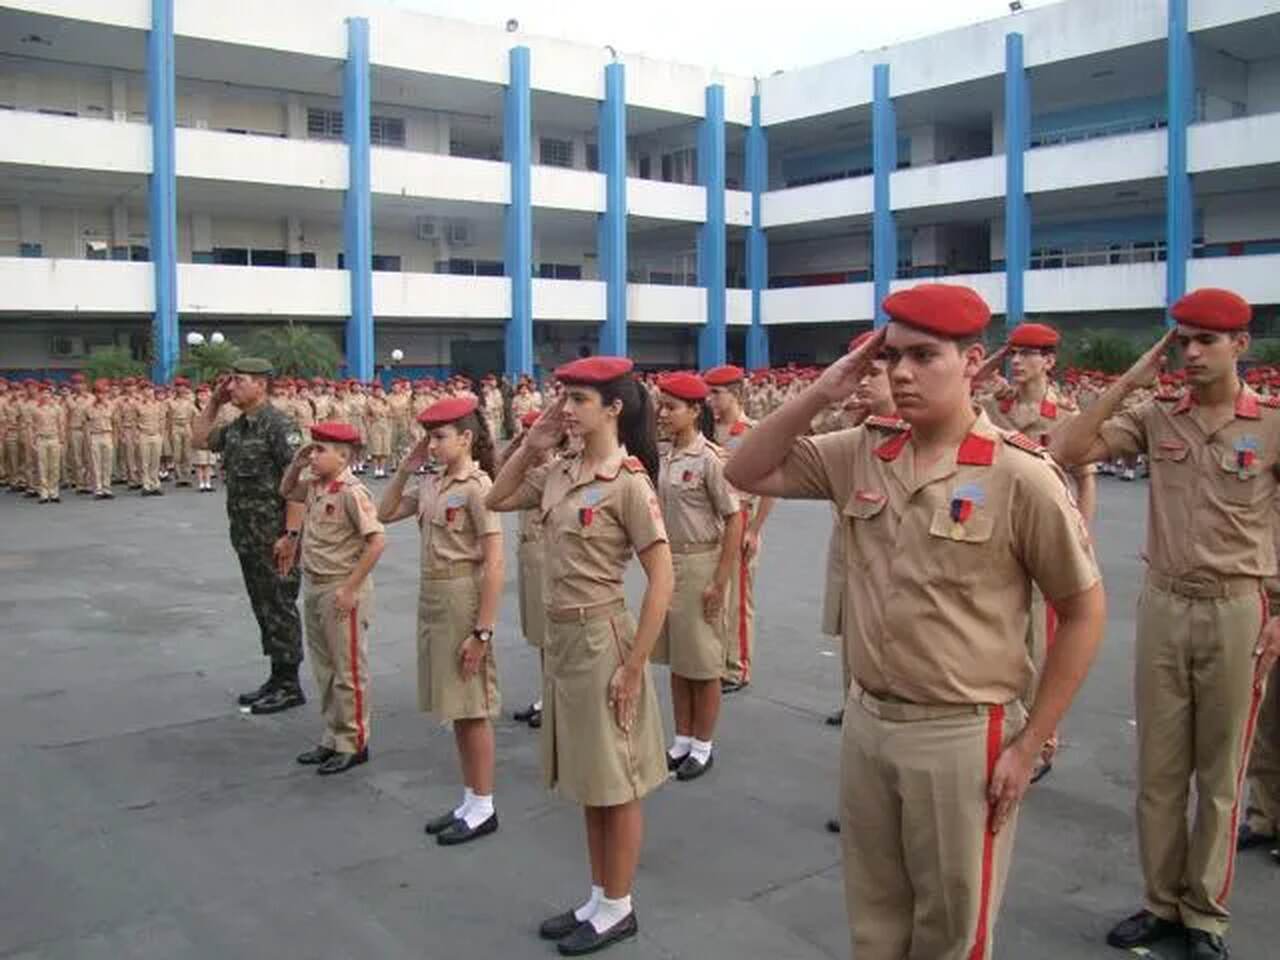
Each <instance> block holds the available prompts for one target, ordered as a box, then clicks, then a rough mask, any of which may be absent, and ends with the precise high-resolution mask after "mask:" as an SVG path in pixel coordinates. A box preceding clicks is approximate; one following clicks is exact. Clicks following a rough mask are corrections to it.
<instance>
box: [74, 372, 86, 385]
mask: <svg viewBox="0 0 1280 960" xmlns="http://www.w3.org/2000/svg"><path fill="white" fill-rule="evenodd" d="M71 382H72V383H84V374H83V373H73V374H72V375H71Z"/></svg>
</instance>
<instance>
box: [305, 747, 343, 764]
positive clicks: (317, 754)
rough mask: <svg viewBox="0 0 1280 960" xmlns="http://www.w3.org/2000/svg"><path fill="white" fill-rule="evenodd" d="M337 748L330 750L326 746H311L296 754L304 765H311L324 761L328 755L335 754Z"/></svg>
mask: <svg viewBox="0 0 1280 960" xmlns="http://www.w3.org/2000/svg"><path fill="white" fill-rule="evenodd" d="M337 753H338V751H337V750H331V749H330V748H328V747H312V748H311V749H310V750H308V751H307V752H306V753H300V754H298V762H299V763H300V764H302V765H303V766H304V767H312V766H315V765H316V764H318V763H324V762H325V761H326V760H328V759H329V758H330V757H333V756H336V755H337Z"/></svg>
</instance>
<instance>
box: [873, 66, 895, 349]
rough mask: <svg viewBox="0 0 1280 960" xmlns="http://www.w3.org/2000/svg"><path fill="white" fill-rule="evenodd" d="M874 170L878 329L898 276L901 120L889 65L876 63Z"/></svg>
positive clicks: (874, 75)
mask: <svg viewBox="0 0 1280 960" xmlns="http://www.w3.org/2000/svg"><path fill="white" fill-rule="evenodd" d="M871 90H872V101H871V166H872V176H873V177H874V181H873V187H874V196H875V212H874V213H873V214H872V220H871V266H872V270H873V278H872V279H873V280H874V281H875V300H876V302H875V325H876V326H877V327H882V326H884V324H885V323H887V322H888V319H889V318H888V317H887V316H886V315H885V312H884V310H883V309H881V307H880V304H882V303H883V302H884V298H885V297H887V296H888V295H889V285H890V283H892V282H893V278H894V277H895V276H896V275H897V272H898V229H897V225H896V224H895V222H894V219H893V204H892V201H891V199H890V197H889V178H890V177H892V176H893V171H894V170H896V169H897V168H898V118H897V115H896V114H895V112H894V109H893V99H892V98H891V97H890V96H889V65H888V64H887V63H877V64H876V65H875V67H874V68H873V69H872V74H871Z"/></svg>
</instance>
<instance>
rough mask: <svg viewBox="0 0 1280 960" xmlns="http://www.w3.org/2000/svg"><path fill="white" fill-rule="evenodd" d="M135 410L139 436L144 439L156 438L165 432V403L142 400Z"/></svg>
mask: <svg viewBox="0 0 1280 960" xmlns="http://www.w3.org/2000/svg"><path fill="white" fill-rule="evenodd" d="M133 409H134V416H135V418H136V422H137V426H138V433H139V434H141V435H142V436H144V437H154V436H159V435H160V434H161V433H162V432H163V431H164V419H165V413H166V411H165V405H164V402H163V401H161V400H142V401H140V402H139V403H137V404H136V405H135V406H134V408H133Z"/></svg>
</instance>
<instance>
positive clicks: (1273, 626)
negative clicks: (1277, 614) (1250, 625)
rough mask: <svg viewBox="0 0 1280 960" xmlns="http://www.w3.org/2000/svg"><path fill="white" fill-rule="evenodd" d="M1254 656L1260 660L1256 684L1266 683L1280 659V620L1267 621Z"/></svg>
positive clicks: (1255, 676)
mask: <svg viewBox="0 0 1280 960" xmlns="http://www.w3.org/2000/svg"><path fill="white" fill-rule="evenodd" d="M1253 655H1254V656H1255V657H1257V658H1258V665H1257V667H1256V668H1255V671H1254V675H1253V677H1254V682H1255V683H1264V682H1266V679H1267V677H1269V676H1271V668H1272V667H1274V666H1275V665H1276V660H1277V659H1280V618H1277V619H1274V620H1269V621H1267V625H1266V626H1265V627H1263V628H1262V634H1261V636H1259V637H1258V646H1257V647H1256V648H1254V651H1253Z"/></svg>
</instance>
